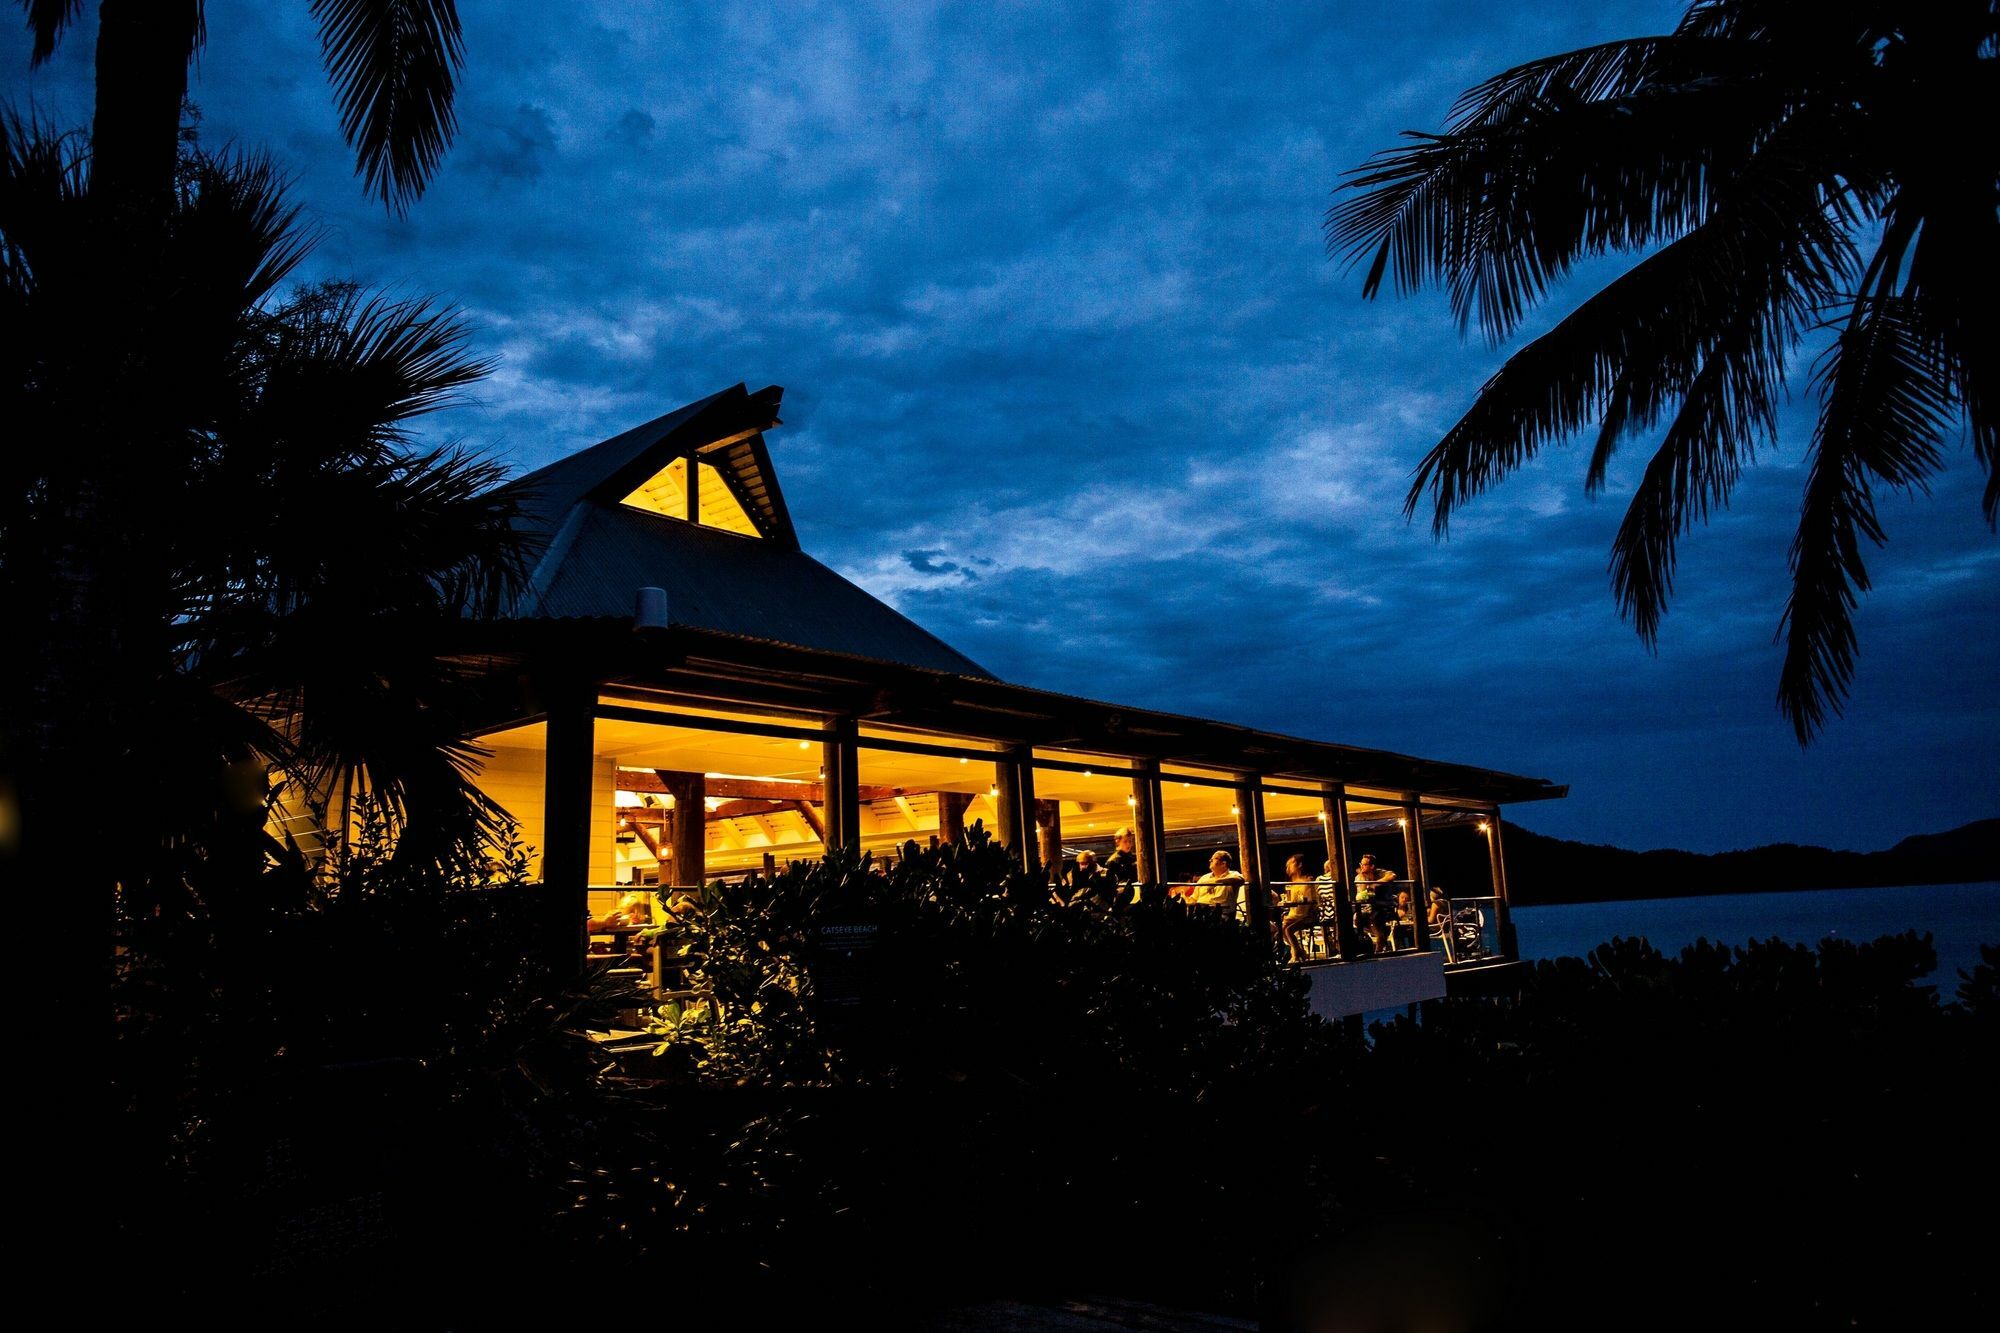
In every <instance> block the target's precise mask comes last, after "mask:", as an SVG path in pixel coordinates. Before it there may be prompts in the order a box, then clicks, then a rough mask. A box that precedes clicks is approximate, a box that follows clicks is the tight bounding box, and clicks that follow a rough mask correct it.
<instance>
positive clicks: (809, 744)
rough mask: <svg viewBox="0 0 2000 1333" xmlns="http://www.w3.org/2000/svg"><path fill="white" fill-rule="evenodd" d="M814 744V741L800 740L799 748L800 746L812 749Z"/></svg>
mask: <svg viewBox="0 0 2000 1333" xmlns="http://www.w3.org/2000/svg"><path fill="white" fill-rule="evenodd" d="M812 744H813V743H812V742H811V741H800V742H799V748H800V749H801V750H810V749H812Z"/></svg>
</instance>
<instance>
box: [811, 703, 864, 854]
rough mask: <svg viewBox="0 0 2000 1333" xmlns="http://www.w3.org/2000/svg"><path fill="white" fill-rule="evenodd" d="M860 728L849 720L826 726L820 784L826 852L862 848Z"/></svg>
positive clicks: (851, 719)
mask: <svg viewBox="0 0 2000 1333" xmlns="http://www.w3.org/2000/svg"><path fill="white" fill-rule="evenodd" d="M860 735H861V731H860V727H859V726H858V725H857V724H856V722H855V721H854V719H853V718H851V717H837V718H835V719H834V720H833V721H831V722H829V723H827V724H826V740H825V741H824V742H823V743H822V746H821V756H822V759H821V764H820V767H822V768H824V769H825V770H826V776H825V777H824V778H823V779H822V780H821V786H822V787H823V788H824V789H825V799H826V849H827V850H828V851H832V850H833V849H834V848H836V847H849V848H854V847H859V846H860V845H861V753H860V748H861V747H860V744H859V741H860Z"/></svg>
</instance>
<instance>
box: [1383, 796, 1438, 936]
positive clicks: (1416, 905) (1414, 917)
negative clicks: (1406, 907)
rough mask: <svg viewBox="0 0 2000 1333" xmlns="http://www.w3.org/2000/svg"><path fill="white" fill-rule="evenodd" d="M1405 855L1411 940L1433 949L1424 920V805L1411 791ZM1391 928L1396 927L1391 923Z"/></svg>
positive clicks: (1427, 871)
mask: <svg viewBox="0 0 2000 1333" xmlns="http://www.w3.org/2000/svg"><path fill="white" fill-rule="evenodd" d="M1403 820H1404V823H1403V856H1404V858H1405V860H1406V864H1408V866H1409V867H1410V920H1411V927H1410V943H1411V945H1412V946H1413V947H1415V948H1418V949H1428V948H1430V940H1431V932H1430V928H1429V926H1428V925H1426V924H1425V921H1424V915H1425V912H1424V909H1425V907H1426V905H1427V900H1428V898H1429V896H1430V887H1431V877H1430V867H1429V866H1427V865H1425V864H1424V807H1423V805H1422V804H1421V803H1420V802H1419V801H1418V798H1417V793H1415V792H1411V793H1410V794H1409V798H1408V799H1407V800H1406V801H1405V802H1404V804H1403ZM1390 929H1392V930H1393V929H1394V927H1393V926H1392V927H1391V928H1390Z"/></svg>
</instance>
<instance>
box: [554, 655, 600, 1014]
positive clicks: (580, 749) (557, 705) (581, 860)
mask: <svg viewBox="0 0 2000 1333" xmlns="http://www.w3.org/2000/svg"><path fill="white" fill-rule="evenodd" d="M546 698H547V701H548V719H549V720H548V748H547V750H546V751H545V752H544V754H543V757H542V762H543V766H544V767H543V786H542V889H543V892H544V893H545V894H546V895H547V898H548V910H549V923H550V924H549V928H548V929H549V936H548V940H549V944H548V961H549V966H550V967H551V968H552V969H553V970H554V971H555V973H556V975H558V976H569V975H572V974H574V973H577V972H580V971H582V970H583V960H584V956H585V954H586V953H588V952H589V948H590V937H589V934H588V930H587V927H588V923H589V920H590V785H591V768H592V766H593V765H594V764H595V762H596V757H597V756H596V746H597V742H596V720H595V718H594V716H593V713H594V710H595V709H596V706H597V685H596V683H595V682H594V681H564V682H562V683H560V684H558V685H555V686H552V687H551V688H549V689H548V691H547V693H546Z"/></svg>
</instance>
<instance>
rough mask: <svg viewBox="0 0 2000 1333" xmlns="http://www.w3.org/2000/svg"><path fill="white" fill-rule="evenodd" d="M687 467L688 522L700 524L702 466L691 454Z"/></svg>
mask: <svg viewBox="0 0 2000 1333" xmlns="http://www.w3.org/2000/svg"><path fill="white" fill-rule="evenodd" d="M687 465H688V470H687V492H688V495H687V503H688V519H687V521H688V522H690V523H699V522H701V464H700V463H699V462H697V461H696V459H695V456H694V455H693V454H689V455H688V460H687Z"/></svg>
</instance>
